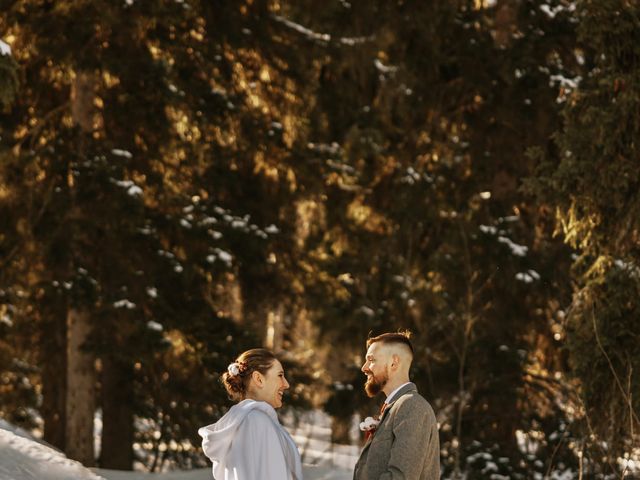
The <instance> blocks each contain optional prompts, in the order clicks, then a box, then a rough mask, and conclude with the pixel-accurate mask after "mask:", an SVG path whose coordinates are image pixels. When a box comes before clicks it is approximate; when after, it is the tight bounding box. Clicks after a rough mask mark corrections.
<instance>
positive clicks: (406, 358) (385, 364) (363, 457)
mask: <svg viewBox="0 0 640 480" xmlns="http://www.w3.org/2000/svg"><path fill="white" fill-rule="evenodd" d="M409 336H410V334H409V333H408V332H407V333H384V334H382V335H379V336H377V337H373V338H369V339H368V340H367V348H368V349H367V356H366V359H365V362H364V365H362V372H363V373H364V374H365V375H366V376H367V382H366V383H365V386H364V388H365V391H366V392H367V395H369V396H370V397H373V396H375V395H377V394H378V393H380V392H384V394H385V395H386V397H387V399H386V401H385V403H384V405H383V411H382V413H381V415H380V423H379V425H378V427H377V429H376V431H375V433H374V434H373V436H371V437H369V439H368V440H367V442H366V443H365V446H364V448H363V450H362V453H361V454H360V458H359V459H358V462H357V463H356V467H355V471H354V473H353V478H354V480H394V479H403V480H436V479H439V478H440V441H439V438H438V426H437V424H436V417H435V415H434V413H433V409H432V408H431V405H429V403H428V402H427V401H426V400H425V399H424V397H422V396H421V395H420V394H419V393H418V390H417V389H416V386H415V385H414V384H413V383H411V382H410V381H409V367H410V366H411V361H412V360H413V347H412V346H411V342H410V341H409Z"/></svg>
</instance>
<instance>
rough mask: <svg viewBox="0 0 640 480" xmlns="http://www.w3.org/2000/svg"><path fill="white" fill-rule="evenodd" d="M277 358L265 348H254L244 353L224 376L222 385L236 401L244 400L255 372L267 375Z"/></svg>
mask: <svg viewBox="0 0 640 480" xmlns="http://www.w3.org/2000/svg"><path fill="white" fill-rule="evenodd" d="M275 360H276V356H275V355H274V354H273V353H272V352H271V351H269V350H267V349H265V348H253V349H251V350H247V351H246V352H244V353H242V354H241V355H240V356H239V357H238V358H237V359H236V360H235V362H232V363H231V364H230V365H229V367H227V371H226V372H224V373H223V374H222V384H223V385H224V388H225V390H226V391H227V393H228V394H229V398H231V399H232V400H235V401H238V402H239V401H241V400H244V399H245V398H246V396H247V389H248V388H249V382H250V380H251V374H252V373H253V372H260V373H261V374H263V375H265V374H266V373H267V370H269V369H270V368H271V366H272V365H273V362H274V361H275Z"/></svg>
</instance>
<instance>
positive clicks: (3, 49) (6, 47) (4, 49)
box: [0, 40, 11, 57]
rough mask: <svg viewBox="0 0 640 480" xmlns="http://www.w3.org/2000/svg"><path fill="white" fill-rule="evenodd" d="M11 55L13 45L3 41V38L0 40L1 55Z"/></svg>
mask: <svg viewBox="0 0 640 480" xmlns="http://www.w3.org/2000/svg"><path fill="white" fill-rule="evenodd" d="M5 55H7V56H9V57H10V56H11V47H10V46H9V44H7V43H5V42H3V41H2V40H0V56H3V57H4V56H5Z"/></svg>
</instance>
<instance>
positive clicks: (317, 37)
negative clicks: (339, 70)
mask: <svg viewBox="0 0 640 480" xmlns="http://www.w3.org/2000/svg"><path fill="white" fill-rule="evenodd" d="M272 18H273V19H274V20H275V21H276V22H278V23H281V24H283V25H285V26H286V27H288V28H290V29H291V30H294V31H296V32H297V33H299V34H301V35H303V36H305V37H307V38H308V39H309V40H311V41H313V42H318V43H321V44H323V45H327V44H329V43H330V42H331V40H332V38H331V35H329V34H328V33H318V32H314V31H313V30H311V29H309V28H307V27H305V26H303V25H300V24H299V23H296V22H292V21H291V20H288V19H286V18H284V17H282V16H280V15H273V16H272ZM371 39H372V37H370V36H369V37H339V38H337V39H335V41H336V42H337V43H340V44H342V45H347V46H350V47H352V46H355V45H358V44H362V43H365V42H367V41H370V40H371Z"/></svg>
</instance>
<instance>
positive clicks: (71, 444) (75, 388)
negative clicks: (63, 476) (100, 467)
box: [65, 308, 96, 465]
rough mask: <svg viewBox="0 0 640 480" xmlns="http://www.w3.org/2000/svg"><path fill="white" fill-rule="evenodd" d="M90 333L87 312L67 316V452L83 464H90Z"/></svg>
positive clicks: (92, 388)
mask: <svg viewBox="0 0 640 480" xmlns="http://www.w3.org/2000/svg"><path fill="white" fill-rule="evenodd" d="M90 331H91V324H90V322H89V313H88V312H87V311H86V310H79V309H76V308H71V309H69V312H68V314H67V402H66V403H67V405H66V420H67V425H66V427H67V428H66V450H65V451H66V453H67V455H68V456H69V457H70V458H72V459H74V460H78V461H80V462H82V463H83V464H84V465H93V464H94V461H95V457H94V449H93V416H94V412H95V380H96V375H95V362H94V356H93V355H92V354H91V353H89V352H88V351H86V342H87V339H88V337H89V334H90Z"/></svg>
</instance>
